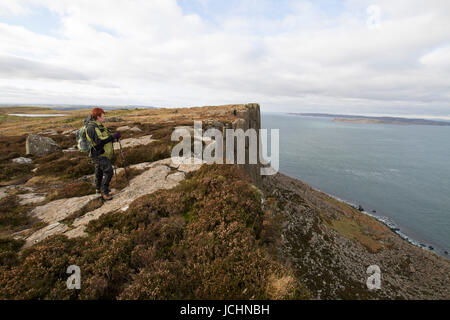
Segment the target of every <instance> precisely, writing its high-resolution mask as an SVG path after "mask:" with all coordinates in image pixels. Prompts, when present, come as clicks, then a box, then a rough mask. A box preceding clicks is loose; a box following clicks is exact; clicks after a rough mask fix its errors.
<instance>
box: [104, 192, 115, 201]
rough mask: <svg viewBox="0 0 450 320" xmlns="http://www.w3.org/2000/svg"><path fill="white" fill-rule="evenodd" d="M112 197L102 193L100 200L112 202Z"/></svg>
mask: <svg viewBox="0 0 450 320" xmlns="http://www.w3.org/2000/svg"><path fill="white" fill-rule="evenodd" d="M112 198H113V197H112V196H111V195H109V194H106V193H102V199H103V200H105V201H108V200H112Z"/></svg>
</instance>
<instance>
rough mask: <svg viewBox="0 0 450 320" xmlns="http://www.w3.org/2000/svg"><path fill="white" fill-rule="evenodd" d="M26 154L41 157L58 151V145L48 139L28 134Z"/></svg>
mask: <svg viewBox="0 0 450 320" xmlns="http://www.w3.org/2000/svg"><path fill="white" fill-rule="evenodd" d="M25 146H26V154H32V155H34V156H42V155H46V154H49V153H53V152H56V151H58V150H59V146H58V144H57V143H56V142H55V141H54V140H53V139H52V138H48V137H43V136H40V135H38V134H30V135H29V136H28V138H27V141H26V145H25Z"/></svg>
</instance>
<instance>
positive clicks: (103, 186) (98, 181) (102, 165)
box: [92, 157, 114, 194]
mask: <svg viewBox="0 0 450 320" xmlns="http://www.w3.org/2000/svg"><path fill="white" fill-rule="evenodd" d="M92 161H94V163H95V188H96V189H97V190H100V191H101V193H104V194H108V193H109V183H110V182H111V179H112V176H113V172H114V170H113V167H112V164H111V160H109V159H108V158H106V157H94V158H92Z"/></svg>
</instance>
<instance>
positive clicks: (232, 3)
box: [0, 0, 450, 116]
mask: <svg viewBox="0 0 450 320" xmlns="http://www.w3.org/2000/svg"><path fill="white" fill-rule="evenodd" d="M248 102H258V103H260V105H261V107H262V110H263V111H299V112H334V113H353V114H409V115H435V116H437V115H439V116H450V1H448V0H427V1H424V0H395V1H392V0H373V1H366V0H346V1H345V0H342V1H338V0H318V1H317V0H316V1H306V0H291V1H288V0H132V1H130V0H127V1H122V0H95V1H91V0H78V1H77V0H70V1H69V0H1V1H0V103H52V104H89V105H94V104H102V105H105V104H106V105H123V104H132V105H151V106H165V107H183V106H201V105H219V104H227V103H248Z"/></svg>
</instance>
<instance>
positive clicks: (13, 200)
mask: <svg viewBox="0 0 450 320" xmlns="http://www.w3.org/2000/svg"><path fill="white" fill-rule="evenodd" d="M29 210H30V206H29V205H26V206H23V205H20V204H19V198H18V197H17V196H16V195H9V196H7V197H5V198H3V199H0V232H1V233H4V232H13V231H18V230H21V229H25V228H26V227H30V226H31V224H32V223H34V222H36V221H35V219H33V218H31V217H30V216H29V215H28V211H29Z"/></svg>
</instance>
